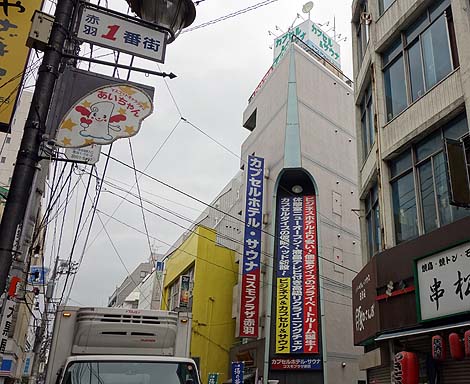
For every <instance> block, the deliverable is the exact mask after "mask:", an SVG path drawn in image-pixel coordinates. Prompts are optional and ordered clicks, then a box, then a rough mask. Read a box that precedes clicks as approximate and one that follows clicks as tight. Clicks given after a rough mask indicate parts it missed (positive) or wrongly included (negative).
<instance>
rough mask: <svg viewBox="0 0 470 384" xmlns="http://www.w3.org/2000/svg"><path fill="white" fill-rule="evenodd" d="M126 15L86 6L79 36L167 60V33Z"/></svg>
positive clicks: (145, 55)
mask: <svg viewBox="0 0 470 384" xmlns="http://www.w3.org/2000/svg"><path fill="white" fill-rule="evenodd" d="M126 17H127V16H126V15H122V17H118V16H114V15H111V14H109V13H106V11H102V10H97V9H92V8H87V7H84V8H83V11H82V15H81V19H80V26H79V29H78V32H77V37H78V38H79V39H81V40H83V41H87V42H89V43H92V44H97V45H100V46H103V47H106V48H111V49H114V50H116V51H120V52H126V53H129V54H131V55H136V56H140V57H143V58H145V59H149V60H152V61H156V62H159V63H163V62H164V61H165V48H166V35H165V33H163V32H161V31H157V30H155V29H153V28H149V27H146V26H145V25H142V24H138V23H136V22H134V21H132V20H130V19H126Z"/></svg>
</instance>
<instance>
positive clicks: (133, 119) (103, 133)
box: [56, 85, 153, 148]
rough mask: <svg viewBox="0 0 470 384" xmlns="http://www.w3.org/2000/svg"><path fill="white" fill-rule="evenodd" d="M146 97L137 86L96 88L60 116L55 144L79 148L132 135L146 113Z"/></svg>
mask: <svg viewBox="0 0 470 384" xmlns="http://www.w3.org/2000/svg"><path fill="white" fill-rule="evenodd" d="M152 111H153V104H152V100H150V97H149V96H148V95H147V94H146V93H145V92H144V91H142V90H140V89H139V88H137V87H134V86H130V85H111V86H105V87H101V88H98V89H96V90H94V91H93V92H91V93H90V94H88V95H86V96H85V97H84V98H82V99H81V100H79V101H78V102H77V103H76V104H75V105H74V106H73V107H72V108H71V109H70V110H69V111H68V112H67V114H66V115H65V116H64V118H63V119H62V121H61V123H60V125H59V129H58V132H57V137H56V145H58V146H59V147H66V148H79V147H85V146H89V145H93V144H101V145H106V144H111V143H112V142H113V141H115V140H117V139H119V138H125V137H130V136H134V135H135V134H137V132H138V131H139V129H140V125H141V124H142V121H143V120H144V119H145V118H146V117H148V116H150V115H151V114H152Z"/></svg>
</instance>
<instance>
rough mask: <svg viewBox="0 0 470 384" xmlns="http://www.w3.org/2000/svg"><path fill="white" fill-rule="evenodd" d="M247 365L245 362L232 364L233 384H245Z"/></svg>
mask: <svg viewBox="0 0 470 384" xmlns="http://www.w3.org/2000/svg"><path fill="white" fill-rule="evenodd" d="M244 367H245V364H244V363H243V361H236V362H233V363H232V384H243V369H244Z"/></svg>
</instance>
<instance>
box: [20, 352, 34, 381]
mask: <svg viewBox="0 0 470 384" xmlns="http://www.w3.org/2000/svg"><path fill="white" fill-rule="evenodd" d="M33 358H34V357H33V354H32V353H31V352H29V353H27V354H26V358H25V360H24V365H23V377H29V376H31V369H32V367H33Z"/></svg>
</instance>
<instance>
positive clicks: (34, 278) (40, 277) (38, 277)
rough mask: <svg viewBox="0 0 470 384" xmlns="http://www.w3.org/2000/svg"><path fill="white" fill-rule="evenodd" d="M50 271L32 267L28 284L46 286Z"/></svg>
mask: <svg viewBox="0 0 470 384" xmlns="http://www.w3.org/2000/svg"><path fill="white" fill-rule="evenodd" d="M48 271H49V269H48V268H43V267H38V266H32V267H31V269H30V270H29V277H28V283H30V284H36V285H37V284H39V285H44V284H45V283H46V275H47V272H48Z"/></svg>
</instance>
